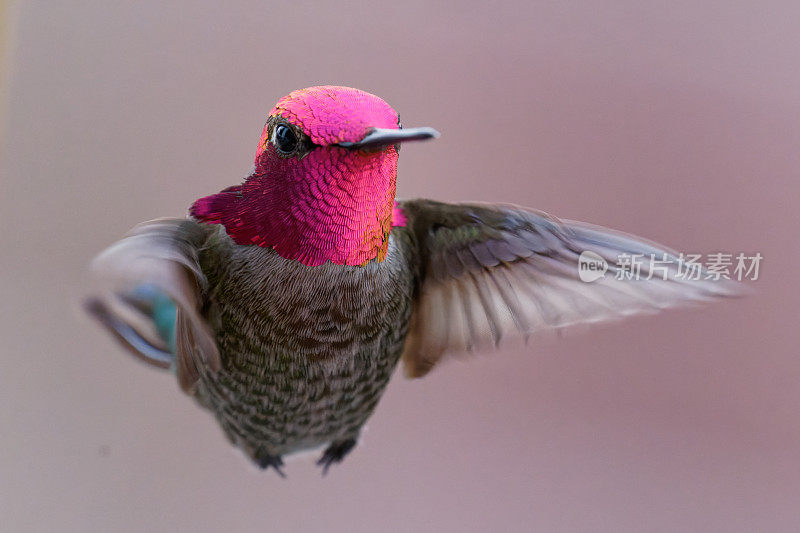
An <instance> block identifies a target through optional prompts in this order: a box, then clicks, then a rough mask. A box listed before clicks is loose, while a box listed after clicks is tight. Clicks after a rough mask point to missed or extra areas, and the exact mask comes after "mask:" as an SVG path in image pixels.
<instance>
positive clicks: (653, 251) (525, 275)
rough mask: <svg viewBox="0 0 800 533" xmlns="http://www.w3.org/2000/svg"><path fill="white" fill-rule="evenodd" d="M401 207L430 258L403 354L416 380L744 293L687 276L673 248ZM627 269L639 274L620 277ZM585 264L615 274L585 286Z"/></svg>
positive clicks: (481, 212)
mask: <svg viewBox="0 0 800 533" xmlns="http://www.w3.org/2000/svg"><path fill="white" fill-rule="evenodd" d="M400 207H401V208H402V210H403V212H404V214H405V215H406V217H407V220H408V223H407V226H408V227H409V229H410V230H411V231H412V232H413V233H414V235H415V236H416V240H417V242H418V246H419V253H420V257H421V259H420V261H421V272H420V279H421V281H420V285H419V291H418V294H417V301H416V302H415V311H414V316H413V317H412V325H411V331H410V333H409V337H408V341H407V343H406V348H405V351H404V354H403V360H404V363H405V369H406V373H407V375H409V376H410V377H419V376H423V375H425V374H426V373H427V372H428V371H430V369H431V368H432V367H433V366H434V365H435V364H436V363H437V362H438V361H439V360H440V359H441V358H442V356H443V355H445V354H446V353H448V352H470V351H474V350H476V349H479V348H481V347H484V346H487V345H492V344H494V345H497V344H498V343H499V342H500V340H501V338H503V336H504V335H506V334H507V333H511V332H516V333H519V334H521V335H522V336H524V337H526V338H527V336H528V335H529V334H531V333H533V332H536V331H540V330H545V329H553V328H563V327H566V326H569V325H572V324H577V323H590V322H599V321H602V320H609V319H614V318H619V317H624V316H628V315H633V314H637V313H647V312H655V311H658V310H661V309H665V308H668V307H673V306H676V305H680V304H685V303H689V302H693V301H694V302H696V301H703V300H709V299H713V298H717V297H723V296H731V295H734V294H736V293H738V292H739V290H738V288H737V286H736V284H734V283H733V282H731V281H727V280H717V281H715V280H713V279H707V278H709V276H708V273H707V272H706V271H705V270H702V268H701V269H700V270H694V271H693V272H691V273H690V274H691V275H686V274H687V273H686V271H685V268H686V264H684V263H682V262H681V259H680V258H679V256H678V255H677V254H676V252H673V251H671V250H669V249H668V248H665V247H663V246H661V245H658V244H655V243H652V242H649V241H646V240H644V239H641V238H639V237H635V236H633V235H627V234H624V233H621V232H617V231H613V230H609V229H606V228H602V227H598V226H592V225H589V224H583V223H580V222H571V221H560V220H558V219H556V218H553V217H551V216H548V215H546V214H544V213H540V212H535V211H532V210H527V209H523V208H520V207H516V206H499V205H489V204H485V205H480V204H445V203H440V202H433V201H429V200H411V201H405V202H402V203H400ZM584 252H587V253H586V254H585V255H584V256H583V259H584V261H581V260H580V259H579V258H581V254H583V253H584ZM626 261H627V262H630V264H631V266H632V268H631V271H630V272H619V270H620V268H619V267H618V263H619V264H622V263H625V262H626ZM579 263H584V264H585V265H588V264H589V263H591V264H594V265H595V268H600V267H602V266H603V264H604V263H605V265H607V269H608V270H607V271H606V272H605V273H603V272H602V268H600V270H595V271H594V272H595V275H594V276H591V274H592V273H591V272H585V273H584V279H587V280H588V279H591V278H590V276H591V277H597V279H595V280H593V281H582V280H581V276H580V274H579ZM697 266H698V267H699V265H697ZM695 268H696V267H695ZM694 278H699V279H694Z"/></svg>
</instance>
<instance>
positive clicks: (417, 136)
mask: <svg viewBox="0 0 800 533" xmlns="http://www.w3.org/2000/svg"><path fill="white" fill-rule="evenodd" d="M438 136H439V132H438V131H436V130H435V129H433V128H428V127H422V128H404V129H397V130H394V129H385V128H373V129H372V130H370V132H369V133H367V134H366V135H365V136H364V138H363V139H361V140H360V141H358V142H342V143H339V146H341V147H343V148H355V149H362V150H364V149H366V150H375V149H379V148H382V147H384V146H390V145H392V144H400V143H403V142H406V141H425V140H428V139H435V138H437V137H438Z"/></svg>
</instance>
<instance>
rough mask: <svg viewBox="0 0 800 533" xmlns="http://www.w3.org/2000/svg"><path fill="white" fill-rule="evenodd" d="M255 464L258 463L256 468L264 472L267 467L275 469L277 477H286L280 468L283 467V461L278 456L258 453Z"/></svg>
mask: <svg viewBox="0 0 800 533" xmlns="http://www.w3.org/2000/svg"><path fill="white" fill-rule="evenodd" d="M256 462H258V466H260V467H261V468H263V469H264V470H266V469H267V468H269V467H272V468H274V469H275V471H276V472H277V473H278V475H279V476H281V477H282V478H285V477H286V474H284V473H283V470H281V467H282V466H283V459H282V458H281V456H280V455H270V454H268V453H259V454H258V456H257V457H256Z"/></svg>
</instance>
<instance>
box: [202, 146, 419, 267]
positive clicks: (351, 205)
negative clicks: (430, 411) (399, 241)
mask: <svg viewBox="0 0 800 533" xmlns="http://www.w3.org/2000/svg"><path fill="white" fill-rule="evenodd" d="M396 169H397V154H396V152H394V150H391V151H390V152H385V153H384V154H381V156H380V157H366V156H362V155H360V154H353V153H350V152H348V151H346V150H343V149H339V148H336V149H335V150H333V151H332V150H316V151H314V152H312V153H311V154H309V155H308V156H306V157H305V158H303V159H302V160H297V159H278V160H276V161H274V162H268V163H267V164H264V165H262V166H261V168H259V167H258V166H257V167H256V173H254V174H253V175H252V176H250V177H249V178H247V180H245V182H244V183H243V184H242V185H238V186H235V187H230V188H228V189H225V190H223V191H222V192H220V193H218V194H214V195H211V196H207V197H205V198H201V199H199V200H197V201H196V202H195V203H194V204H193V205H192V207H191V209H190V214H191V216H193V217H194V218H196V219H197V220H199V221H202V222H206V223H210V224H222V225H223V226H224V227H225V231H226V232H227V234H228V235H229V236H230V237H231V238H232V239H233V240H234V241H235V242H236V243H237V244H240V245H255V246H262V247H268V248H274V249H275V251H276V252H277V253H278V254H280V255H281V256H283V257H285V258H287V259H294V260H297V261H300V262H301V263H303V264H306V265H309V266H316V265H321V264H323V263H325V262H327V261H330V262H332V263H335V264H339V265H365V264H366V263H368V262H370V261H382V260H383V259H385V258H386V253H387V250H388V245H389V233H390V232H391V229H392V226H395V225H404V223H405V220H404V217H403V216H402V212H401V211H399V210H398V209H397V208H396V206H395V202H394V196H395V183H396Z"/></svg>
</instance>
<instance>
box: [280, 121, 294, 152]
mask: <svg viewBox="0 0 800 533" xmlns="http://www.w3.org/2000/svg"><path fill="white" fill-rule="evenodd" d="M275 146H276V147H277V148H278V150H279V151H281V152H282V153H284V154H291V153H292V152H294V151H295V150H296V149H297V135H295V133H294V131H292V128H290V127H289V126H287V125H286V124H278V125H277V126H276V127H275Z"/></svg>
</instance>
